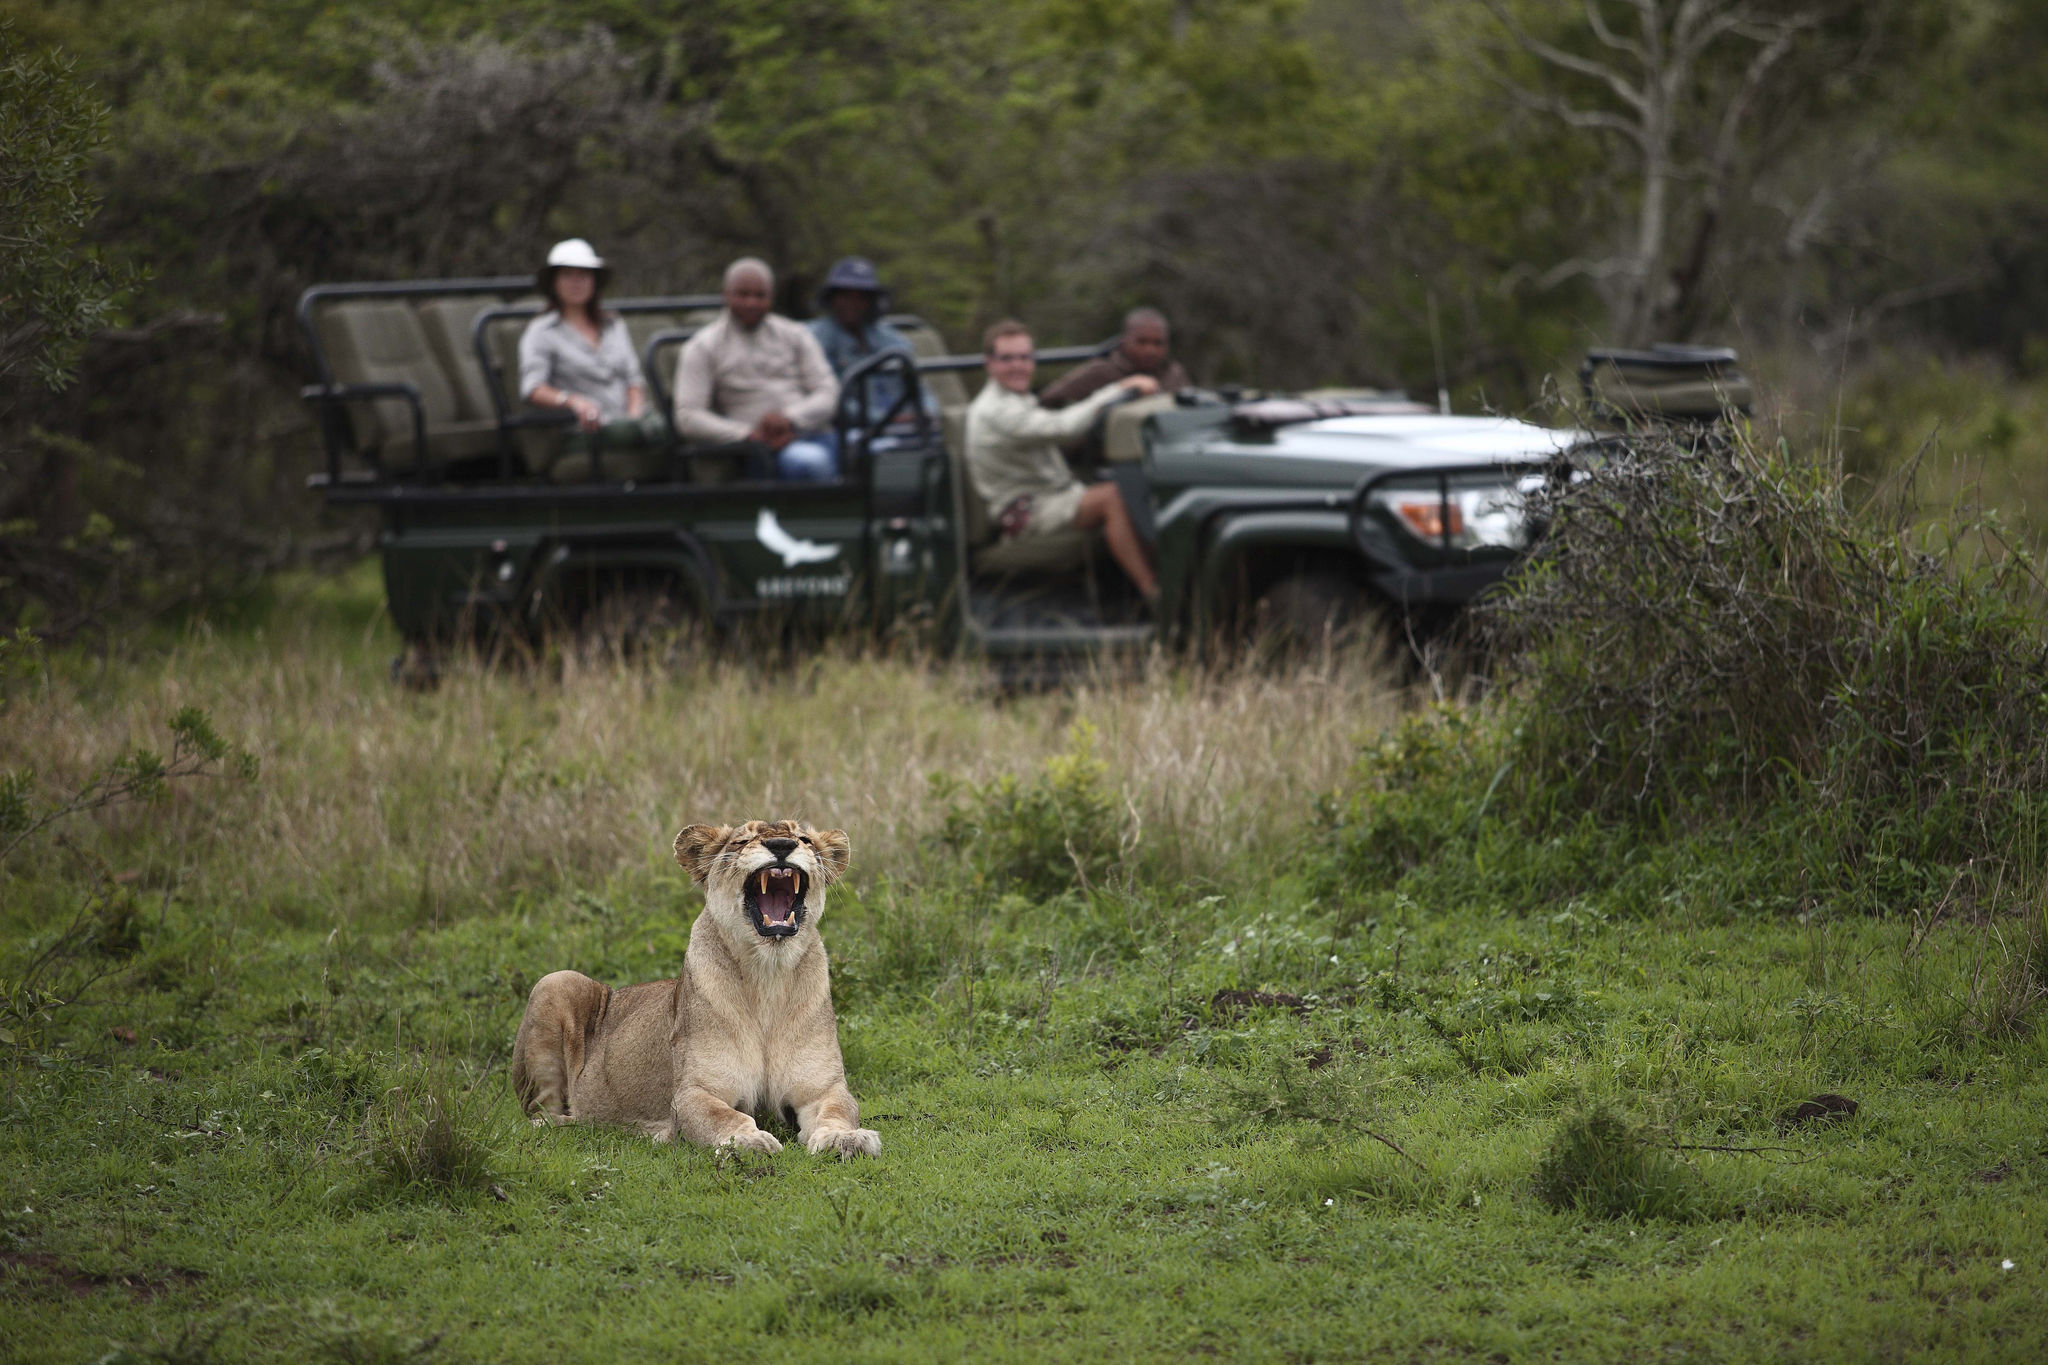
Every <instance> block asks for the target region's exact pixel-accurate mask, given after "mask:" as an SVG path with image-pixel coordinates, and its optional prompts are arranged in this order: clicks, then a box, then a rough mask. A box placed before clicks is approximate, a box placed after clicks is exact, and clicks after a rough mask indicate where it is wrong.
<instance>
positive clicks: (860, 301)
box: [810, 256, 913, 413]
mask: <svg viewBox="0 0 2048 1365" xmlns="http://www.w3.org/2000/svg"><path fill="white" fill-rule="evenodd" d="M888 311H889V291H888V290H886V289H884V288H883V287H882V280H881V276H880V275H878V274H877V273H876V271H875V266H874V262H872V261H870V260H868V259H867V258H866V257H865V256H846V257H842V258H841V259H839V260H837V261H835V262H833V264H832V269H831V270H830V271H828V272H827V273H826V275H825V283H824V285H823V286H822V287H820V288H819V290H818V312H819V316H817V317H815V318H812V319H811V323H810V327H811V335H812V336H814V337H816V338H817V339H818V345H819V346H820V347H822V348H823V349H824V352H825V359H826V360H827V361H829V362H831V365H832V373H833V374H835V375H837V376H838V377H839V378H841V379H845V378H846V372H847V371H848V370H851V369H852V368H853V367H854V366H855V365H858V364H860V362H861V361H863V360H866V359H867V358H868V357H869V356H871V355H876V354H878V353H880V352H882V351H903V352H906V353H913V352H911V346H910V342H909V340H908V339H906V338H905V337H904V335H903V333H901V332H899V331H897V330H896V329H895V328H894V327H891V326H890V325H889V324H888V323H886V322H884V321H883V320H882V319H883V316H884V315H885V314H886V313H887V312H888ZM902 391H903V386H902V381H900V380H899V379H898V378H897V377H896V376H895V375H893V374H878V375H876V376H875V377H874V378H873V379H872V380H870V381H869V384H868V409H869V411H871V412H875V413H882V412H887V411H888V410H889V407H890V405H891V404H893V403H894V402H895V401H896V397H897V395H898V394H900V393H902Z"/></svg>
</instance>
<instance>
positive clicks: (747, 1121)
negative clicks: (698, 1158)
mask: <svg viewBox="0 0 2048 1365" xmlns="http://www.w3.org/2000/svg"><path fill="white" fill-rule="evenodd" d="M674 1108H675V1131H676V1134H677V1135H678V1136H680V1137H685V1138H688V1139H689V1140H690V1141H691V1142H696V1143H701V1144H702V1145H704V1146H706V1147H722V1146H724V1145H726V1144H727V1143H730V1144H732V1145H733V1146H735V1147H744V1148H746V1149H747V1150H748V1151H751V1152H768V1153H771V1154H772V1153H775V1152H779V1151H781V1150H782V1144H781V1143H780V1142H777V1141H776V1140H775V1136H774V1134H772V1133H764V1132H762V1131H761V1128H760V1125H758V1124H756V1123H755V1122H754V1120H753V1117H752V1116H751V1115H748V1114H742V1113H741V1112H740V1111H739V1110H737V1109H735V1108H733V1107H732V1106H731V1105H730V1104H727V1103H726V1102H725V1101H724V1100H722V1099H720V1098H719V1097H718V1096H716V1095H714V1094H712V1093H711V1092H710V1091H709V1090H706V1089H705V1088H704V1087H703V1086H701V1085H686V1086H684V1087H683V1088H682V1089H680V1090H678V1091H676V1098H675V1105H674Z"/></svg>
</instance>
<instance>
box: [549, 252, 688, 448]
mask: <svg viewBox="0 0 2048 1365" xmlns="http://www.w3.org/2000/svg"><path fill="white" fill-rule="evenodd" d="M610 274H611V272H610V271H608V270H606V269H605V267H604V261H603V260H602V259H600V258H599V256H598V254H597V252H596V251H594V250H593V249H592V248H591V245H590V243H588V242H586V241H584V240H583V239H582V238H581V237H571V238H569V239H568V240H567V241H561V242H557V243H555V245H554V246H553V247H552V248H551V249H550V250H549V251H548V260H547V264H546V265H544V266H542V267H541V268H540V274H539V275H538V276H537V277H536V278H535V285H536V286H537V287H538V288H539V290H540V293H541V296H542V297H544V298H545V299H547V301H548V303H549V305H550V306H549V308H548V311H547V312H545V313H542V314H541V315H540V316H539V317H537V318H535V319H534V320H533V321H532V322H529V323H528V324H527V325H526V330H525V331H524V332H522V333H520V336H519V397H520V398H521V399H522V400H523V401H525V402H528V403H531V404H533V405H534V406H535V407H539V408H561V409H564V410H566V411H568V412H571V413H573V414H575V417H576V431H575V432H574V433H573V434H572V435H571V436H570V438H569V445H568V449H567V451H566V452H565V453H569V454H582V455H586V456H588V455H589V454H590V452H591V450H592V449H593V448H596V449H597V450H598V451H599V455H598V460H599V461H602V459H603V456H604V455H605V454H609V453H612V452H620V451H628V452H633V453H632V454H628V455H626V456H624V457H623V458H622V459H620V460H619V461H617V462H616V463H612V464H609V465H605V466H602V467H604V468H608V469H609V470H610V471H611V472H613V473H616V474H618V475H619V476H620V477H622V478H636V477H645V476H646V475H647V474H649V473H651V472H653V471H654V469H655V468H657V467H658V466H659V464H660V460H659V458H658V452H660V451H661V450H662V449H663V448H664V447H665V446H666V445H667V444H668V429H667V427H666V426H665V425H664V424H663V423H662V420H661V416H660V414H658V413H655V412H651V411H649V410H648V407H647V379H646V376H644V375H642V374H641V373H640V361H639V360H638V359H637V358H636V357H635V356H634V354H633V339H632V337H631V336H629V335H628V334H627V332H626V324H625V322H624V320H622V319H621V318H620V317H619V316H618V315H617V314H616V313H607V312H605V311H604V307H603V304H602V300H603V297H604V286H605V281H606V280H607V279H608V278H609V277H610ZM599 467H600V466H598V465H596V464H593V465H592V466H590V467H589V472H590V474H591V475H592V476H593V477H594V476H595V475H596V474H597V473H598V472H599Z"/></svg>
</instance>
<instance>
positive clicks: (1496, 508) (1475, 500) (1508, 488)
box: [1371, 475, 1543, 550]
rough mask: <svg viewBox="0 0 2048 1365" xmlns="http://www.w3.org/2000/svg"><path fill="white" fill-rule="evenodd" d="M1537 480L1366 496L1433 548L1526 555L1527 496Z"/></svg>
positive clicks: (1538, 477)
mask: <svg viewBox="0 0 2048 1365" xmlns="http://www.w3.org/2000/svg"><path fill="white" fill-rule="evenodd" d="M1542 485H1543V479H1542V476H1541V475H1535V476H1531V477H1529V478H1525V479H1522V480H1519V481H1518V482H1516V483H1511V484H1503V483H1485V484H1466V485H1463V486H1459V485H1455V484H1454V485H1452V486H1451V487H1450V488H1449V489H1448V490H1440V489H1436V488H1426V487H1425V488H1380V489H1375V490H1373V493H1372V495H1371V498H1372V502H1373V504H1374V505H1375V506H1377V507H1379V508H1382V509H1383V510H1385V511H1386V512H1387V513H1388V515H1389V516H1390V517H1391V518H1392V520H1393V522H1394V524H1395V525H1396V526H1399V527H1400V528H1401V529H1402V530H1403V531H1406V532H1407V533H1408V534H1409V535H1410V536H1413V537H1414V538H1415V539H1416V540H1419V541H1421V542H1422V543H1423V544H1425V545H1428V546H1430V547H1431V548H1432V549H1443V548H1448V549H1452V550H1525V549H1527V548H1528V547H1529V541H1530V533H1531V530H1532V527H1531V525H1530V521H1529V512H1528V497H1527V495H1528V494H1529V492H1531V491H1533V490H1534V489H1537V488H1540V487H1542Z"/></svg>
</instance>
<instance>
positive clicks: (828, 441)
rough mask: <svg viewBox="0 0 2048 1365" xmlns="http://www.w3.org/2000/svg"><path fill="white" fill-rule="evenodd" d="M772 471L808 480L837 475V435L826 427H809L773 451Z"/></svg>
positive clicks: (829, 478)
mask: <svg viewBox="0 0 2048 1365" xmlns="http://www.w3.org/2000/svg"><path fill="white" fill-rule="evenodd" d="M775 472H776V473H777V474H778V475H780V476H781V477H782V478H785V479H791V480H800V481H806V482H812V483H822V482H829V481H830V480H833V479H836V478H838V477H839V439H838V437H837V436H836V435H835V434H834V433H832V432H830V431H810V432H805V433H804V434H803V435H801V436H799V437H797V438H796V439H795V440H794V441H791V442H790V443H789V444H788V445H786V446H784V447H783V448H782V449H780V450H778V451H776V452H775Z"/></svg>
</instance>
